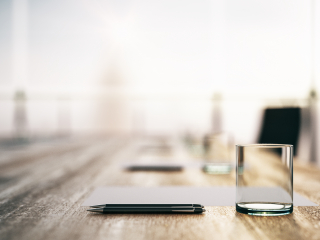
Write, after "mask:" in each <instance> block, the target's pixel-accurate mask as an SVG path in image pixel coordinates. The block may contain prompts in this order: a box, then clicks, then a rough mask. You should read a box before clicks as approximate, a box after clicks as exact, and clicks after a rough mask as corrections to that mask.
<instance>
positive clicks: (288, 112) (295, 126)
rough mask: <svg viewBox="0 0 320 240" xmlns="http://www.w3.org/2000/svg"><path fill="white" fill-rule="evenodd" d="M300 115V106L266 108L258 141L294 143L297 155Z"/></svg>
mask: <svg viewBox="0 0 320 240" xmlns="http://www.w3.org/2000/svg"><path fill="white" fill-rule="evenodd" d="M300 117H301V109H300V108H298V107H290V108H267V109H265V111H264V116H263V122H262V129H261V133H260V136H259V140H258V142H259V143H279V144H292V145H293V146H294V155H296V153H297V149H298V139H299V132H300V121H301V120H300ZM279 151H281V149H279Z"/></svg>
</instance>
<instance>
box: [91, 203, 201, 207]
mask: <svg viewBox="0 0 320 240" xmlns="http://www.w3.org/2000/svg"><path fill="white" fill-rule="evenodd" d="M90 207H92V208H104V207H132V208H134V207H144V208H150V207H151V208H172V207H174V208H186V207H189V208H194V207H195V208H196V207H197V208H204V206H203V205H201V204H102V205H94V206H90Z"/></svg>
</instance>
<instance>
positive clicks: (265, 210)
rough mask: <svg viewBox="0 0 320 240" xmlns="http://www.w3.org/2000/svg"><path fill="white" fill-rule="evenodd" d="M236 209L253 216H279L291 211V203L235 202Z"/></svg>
mask: <svg viewBox="0 0 320 240" xmlns="http://www.w3.org/2000/svg"><path fill="white" fill-rule="evenodd" d="M236 210H237V212H239V213H244V214H248V215H255V216H281V215H287V214H290V213H292V211H293V204H292V203H277V202H276V203H274V202H272V203H271V202H240V203H236Z"/></svg>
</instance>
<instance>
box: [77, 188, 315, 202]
mask: <svg viewBox="0 0 320 240" xmlns="http://www.w3.org/2000/svg"><path fill="white" fill-rule="evenodd" d="M235 201H236V189H235V187H188V186H179V187H172V186H170V187H99V188H97V189H96V190H94V191H93V193H92V194H91V195H90V196H89V198H88V199H86V200H85V201H84V203H83V204H82V206H92V205H99V204H191V203H199V204H202V205H204V206H235ZM293 205H294V206H318V205H317V204H315V203H313V202H311V201H310V200H308V199H306V198H305V197H303V196H301V195H299V194H297V193H294V194H293Z"/></svg>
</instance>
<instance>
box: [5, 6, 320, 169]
mask: <svg viewBox="0 0 320 240" xmlns="http://www.w3.org/2000/svg"><path fill="white" fill-rule="evenodd" d="M0 23H1V24H0V147H1V148H3V149H5V148H7V147H11V146H16V145H19V146H22V145H23V144H28V143H30V142H32V141H36V140H37V139H38V140H39V141H45V140H48V139H49V140H50V139H54V138H63V137H70V136H80V135H81V136H86V135H108V134H110V135H111V134H112V135H114V134H116V135H125V136H152V135H155V136H173V137H185V138H188V137H189V138H190V136H192V137H193V138H199V139H202V138H203V137H204V136H206V135H208V134H214V133H221V132H225V133H228V134H229V136H231V138H232V139H233V142H234V143H255V142H277V141H278V142H277V143H293V144H295V146H296V149H297V152H296V155H297V156H299V159H301V160H302V161H306V162H315V163H317V164H318V166H320V153H318V150H317V146H318V144H319V143H320V141H319V136H320V128H319V123H320V122H319V121H320V118H319V117H318V113H319V110H320V109H319V104H318V101H319V100H318V92H319V90H320V82H319V76H320V46H319V44H318V43H319V42H320V2H319V1H316V0H308V1H306V0H290V1H289V0H283V1H278V0H269V1H257V0H241V1H239V0H219V1H218V0H204V1H195V0H184V1H182V0H170V1H168V0H163V1H146V0H90V1H89V0H80V1H79V0H46V1H39V0H1V1H0ZM282 130H283V131H282ZM288 132H289V133H292V135H293V136H291V137H290V139H289V140H288V139H282V138H280V139H279V138H277V139H279V140H277V139H275V140H274V139H272V138H270V136H268V134H269V135H270V134H271V135H272V136H275V135H276V133H278V135H279V136H281V135H286V136H287V135H288V134H286V133H288ZM289 135H290V134H289ZM279 136H278V137H279ZM288 141H289V142H288ZM290 141H291V142H290Z"/></svg>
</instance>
